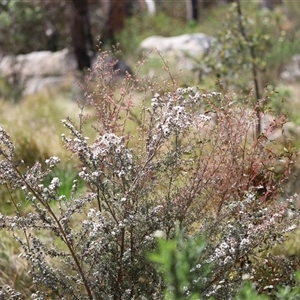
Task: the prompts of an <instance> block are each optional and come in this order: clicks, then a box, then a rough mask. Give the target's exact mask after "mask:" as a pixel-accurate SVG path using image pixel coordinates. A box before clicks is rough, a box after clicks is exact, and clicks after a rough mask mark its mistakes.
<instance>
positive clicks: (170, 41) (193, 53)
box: [138, 33, 216, 70]
mask: <svg viewBox="0 0 300 300" xmlns="http://www.w3.org/2000/svg"><path fill="white" fill-rule="evenodd" d="M215 41H216V39H215V38H213V37H211V36H208V35H206V34H204V33H192V34H183V35H179V36H173V37H163V36H150V37H148V38H146V39H144V40H143V41H142V42H141V44H140V46H139V49H138V51H139V52H142V53H144V54H145V55H147V56H149V55H150V53H151V57H152V56H153V55H157V53H156V52H157V51H158V52H159V53H160V54H161V55H162V56H163V57H164V58H167V59H168V60H170V61H171V62H172V61H173V62H174V64H175V65H176V68H177V69H182V70H193V69H194V68H195V65H197V62H196V60H197V59H199V58H201V57H202V56H203V55H204V54H206V53H208V51H209V50H210V48H211V46H212V44H213V43H215Z"/></svg>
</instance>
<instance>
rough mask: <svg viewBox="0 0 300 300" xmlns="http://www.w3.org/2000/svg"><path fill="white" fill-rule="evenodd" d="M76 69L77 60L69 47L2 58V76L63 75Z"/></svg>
mask: <svg viewBox="0 0 300 300" xmlns="http://www.w3.org/2000/svg"><path fill="white" fill-rule="evenodd" d="M75 69H76V60H75V58H74V56H73V55H72V54H71V53H70V51H69V50H68V49H63V50H61V51H57V52H51V51H37V52H31V53H28V54H20V55H17V56H13V55H8V56H4V57H3V58H2V59H1V60H0V76H3V77H10V76H13V75H14V74H16V73H17V74H18V76H20V79H21V80H26V79H28V78H31V77H46V76H62V75H66V74H67V73H68V72H70V71H74V70H75Z"/></svg>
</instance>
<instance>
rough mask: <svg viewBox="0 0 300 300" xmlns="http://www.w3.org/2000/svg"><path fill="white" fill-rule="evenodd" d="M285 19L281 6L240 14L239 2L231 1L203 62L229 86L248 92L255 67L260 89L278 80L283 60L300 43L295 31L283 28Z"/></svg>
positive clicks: (290, 54)
mask: <svg viewBox="0 0 300 300" xmlns="http://www.w3.org/2000/svg"><path fill="white" fill-rule="evenodd" d="M242 7H243V6H242ZM242 13H243V12H242ZM285 21H286V17H285V14H284V13H283V12H282V11H281V10H275V11H268V10H256V11H255V13H252V14H249V13H248V11H247V13H246V14H242V15H241V16H240V15H239V14H238V12H237V6H236V4H233V5H231V6H230V9H229V10H228V12H227V14H226V18H225V22H224V24H223V25H224V26H223V28H222V30H221V31H220V32H219V35H218V36H217V40H218V42H217V44H216V46H215V48H214V49H213V50H212V51H211V52H210V53H209V55H208V56H207V57H206V58H205V62H204V64H205V65H206V67H208V68H210V69H211V70H212V73H213V74H217V75H218V76H219V77H220V78H221V80H222V82H223V84H225V85H226V86H227V87H229V88H235V89H237V90H244V92H245V93H249V89H251V88H252V85H251V84H249V79H250V78H252V81H253V80H254V78H253V74H252V70H253V68H255V70H256V72H257V78H256V79H257V80H258V82H259V88H260V90H262V89H263V87H264V86H265V85H266V84H275V83H277V80H278V77H279V74H280V70H281V67H282V65H283V63H284V62H286V61H287V60H288V59H289V58H291V57H292V55H294V54H296V53H297V51H298V49H299V46H300V44H299V39H298V38H297V37H296V35H295V34H296V33H295V32H294V31H291V32H287V31H285V30H284V23H285ZM224 28H225V30H224ZM202 63H203V62H201V64H202Z"/></svg>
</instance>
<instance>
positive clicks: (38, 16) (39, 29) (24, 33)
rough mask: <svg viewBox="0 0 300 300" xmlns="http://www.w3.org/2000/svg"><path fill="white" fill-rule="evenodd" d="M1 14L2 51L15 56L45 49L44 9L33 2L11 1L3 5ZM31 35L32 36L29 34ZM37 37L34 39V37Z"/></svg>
mask: <svg viewBox="0 0 300 300" xmlns="http://www.w3.org/2000/svg"><path fill="white" fill-rule="evenodd" d="M1 8H2V9H1V12H0V42H1V48H2V51H5V52H10V53H11V52H12V53H14V54H19V53H28V52H30V51H34V50H39V49H41V48H42V47H43V43H42V42H43V40H41V39H40V38H37V37H42V36H45V34H44V30H45V29H44V26H43V24H44V21H45V20H44V16H45V12H44V11H43V9H42V7H41V6H40V5H39V4H37V3H34V2H31V1H18V0H10V1H6V2H5V3H2V7H1ZM28 33H30V34H28ZM33 36H35V38H34V39H33V38H32V37H33Z"/></svg>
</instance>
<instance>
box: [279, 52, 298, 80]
mask: <svg viewBox="0 0 300 300" xmlns="http://www.w3.org/2000/svg"><path fill="white" fill-rule="evenodd" d="M280 77H281V78H282V79H283V80H285V81H289V82H295V81H299V80H300V54H297V55H294V56H293V57H292V59H291V60H290V61H289V62H288V63H287V64H286V65H285V66H284V67H283V71H282V72H281V74H280Z"/></svg>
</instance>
